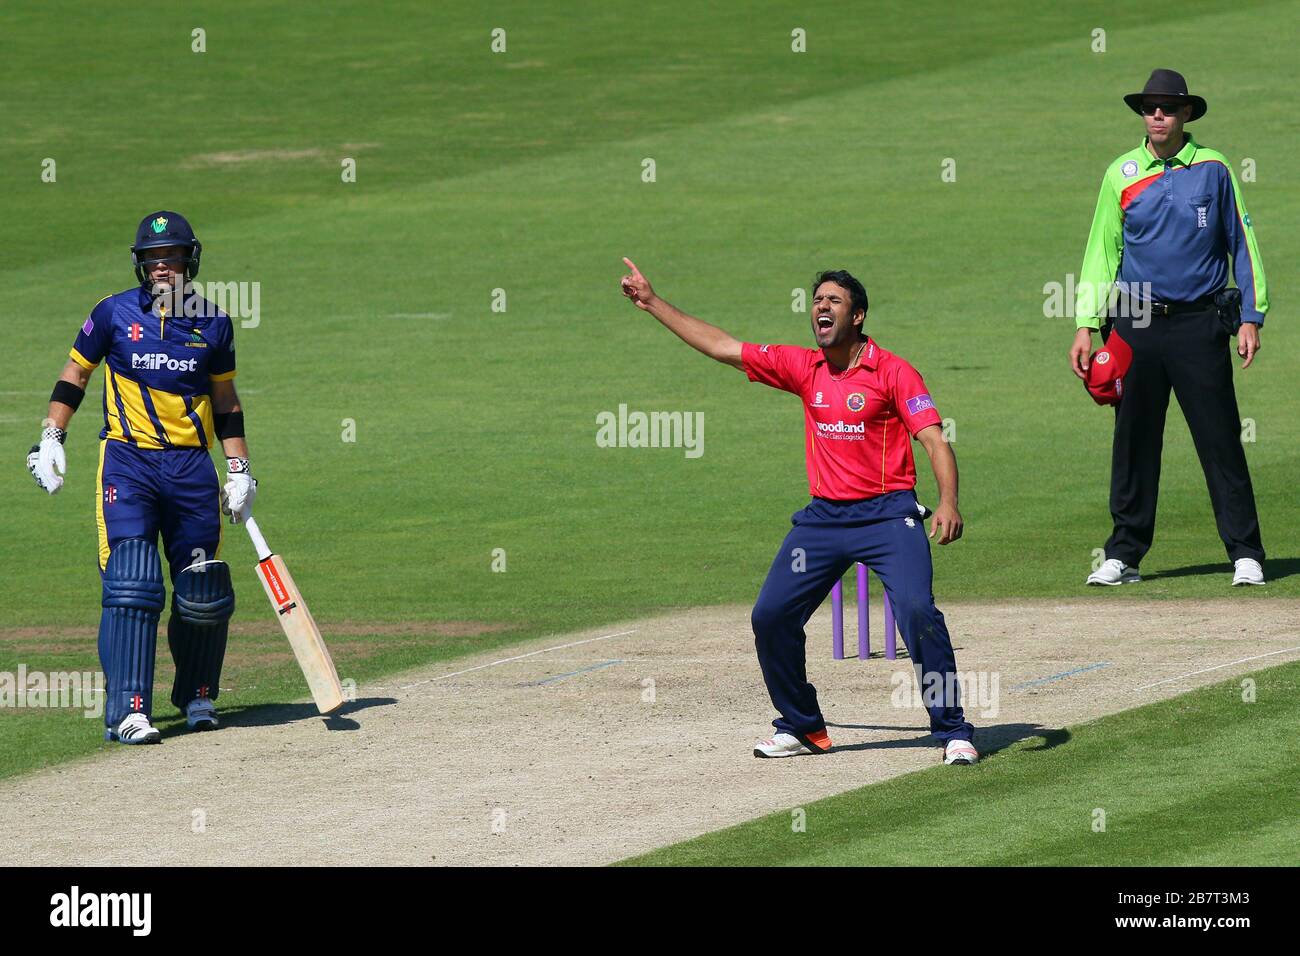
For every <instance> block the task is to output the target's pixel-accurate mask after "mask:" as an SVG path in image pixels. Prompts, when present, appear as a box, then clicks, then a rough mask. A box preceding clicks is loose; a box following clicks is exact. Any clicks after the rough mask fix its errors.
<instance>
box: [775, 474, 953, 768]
mask: <svg viewBox="0 0 1300 956" xmlns="http://www.w3.org/2000/svg"><path fill="white" fill-rule="evenodd" d="M921 519H922V512H921V507H920V505H919V504H918V503H917V500H916V494H915V492H912V491H894V492H890V493H889V494H885V495H881V496H880V497H878V498H869V499H867V500H865V501H829V500H827V499H824V498H814V499H812V501H811V502H810V503H809V505H808V506H807V507H806V508H804V509H803V510H802V511H797V512H795V514H794V516H793V517H792V518H791V522H792V524H793V525H794V527H793V529H791V531H790V533H789V534H788V535H786V538H785V541H783V542H782V543H781V548H780V550H778V551H777V553H776V558H775V559H774V560H773V561H772V567H771V570H769V571H768V572H767V580H766V581H765V582H763V589H762V591H760V592H759V595H758V601H757V603H756V604H755V605H754V612H753V616H752V622H753V626H754V646H755V647H756V648H757V650H758V663H759V666H760V667H762V669H763V680H764V682H766V684H767V692H768V694H769V695H770V696H771V698H772V703H773V705H774V706H775V707H776V709H777V710H778V711H779V712H780V714H781V716H780V717H778V718H777V719H776V720H774V721H772V724H773V726H775V727H776V729H777V731H778V732H782V733H789V734H796V735H807V734H810V733H814V732H816V731H819V730H822V729H824V728H825V726H826V719H825V718H824V717H823V716H822V712H821V710H820V708H819V707H818V706H817V689H816V688H815V687H813V685H812V684H810V683H808V675H807V671H806V670H805V644H806V642H807V635H806V634H805V633H804V625H805V624H807V623H808V619H809V618H810V617H812V615H813V612H814V611H816V610H817V608H818V607H820V606H821V604H822V602H823V601H824V600H825V599H826V595H827V594H829V593H830V590H831V588H832V587H834V585H835V582H836V581H838V580H840V578H841V577H843V575H844V572H845V571H847V570H848V569H849V568H850V567H852V566H853V563H854V562H855V561H861V562H862V563H863V564H865V565H866V566H867V567H868V568H870V569H871V570H873V571H875V572H876V573H877V574H878V575H879V576H880V579H881V580H882V581H883V582H884V585H885V591H886V593H887V594H888V595H889V602H890V604H891V605H892V606H893V609H894V620H895V621H896V622H897V623H898V630H899V633H900V634H901V635H902V637H903V643H904V644H905V645H907V652H908V654H910V655H911V657H912V661H913V664H914V666H916V667H917V669H918V670H919V671H920V673H921V674H922V675H925V677H924V678H923V681H924V680H931V681H933V680H937V679H941V680H942V683H941V684H938V685H937V686H940V687H943V688H951V694H947V693H945V694H944V695H942V696H943V699H941V700H935V701H933V703H932V705H931V706H928V707H927V710H928V711H929V713H930V730H931V732H932V733H933V734H934V736H935V737H937V738H938V739H939V740H941V741H944V742H947V741H949V740H973V739H974V734H975V728H974V727H972V726H971V725H970V724H969V723H967V722H966V718H965V716H964V715H963V713H962V709H961V701H960V700H958V699H957V697H958V694H957V688H958V681H957V680H956V670H957V662H956V658H955V657H954V655H953V651H952V641H951V639H950V638H949V637H948V628H947V626H946V625H945V624H944V621H943V615H942V614H941V613H939V609H938V608H937V607H935V606H934V593H933V591H932V590H931V583H932V580H933V573H934V572H933V567H932V565H931V563H930V541H929V539H928V538H927V537H926V530H925V523H924V522H923V521H922V520H921ZM934 675H942V677H941V678H938V677H936V676H934ZM922 686H925V684H924V682H923V683H922Z"/></svg>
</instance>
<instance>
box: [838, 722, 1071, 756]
mask: <svg viewBox="0 0 1300 956" xmlns="http://www.w3.org/2000/svg"><path fill="white" fill-rule="evenodd" d="M826 726H827V727H841V728H844V729H845V730H892V731H896V732H899V733H905V732H908V731H911V732H914V733H917V734H920V736H917V737H904V738H901V739H896V740H872V741H868V742H866V743H861V744H844V745H842V746H841V745H839V744H836V745H834V746H832V747H831V753H838V752H840V751H850V750H901V749H905V748H911V747H924V748H929V747H938V746H939V741H937V740H935V739H934V737H932V736H930V733H929V728H927V727H891V726H889V725H887V724H831V723H828V724H827V725H826ZM1034 738H1039V739H1040V740H1041V741H1042V742H1041V743H1040V744H1039V745H1038V746H1036V747H1026V748H1025V751H1026V752H1028V753H1033V752H1035V751H1038V750H1051V749H1052V748H1053V747H1059V746H1061V744H1064V743H1068V742H1069V740H1070V738H1071V734H1070V732H1069V731H1068V730H1064V729H1061V730H1049V729H1046V728H1044V727H1042V726H1040V725H1039V724H995V725H993V726H991V727H976V728H975V746H976V747H977V748H978V749H979V752H980V756H981V757H983V758H987V757H991V756H993V755H994V754H996V753H998V752H999V751H1002V750H1006V749H1007V748H1008V747H1010V746H1012V745H1014V744H1018V743H1020V742H1021V741H1022V740H1031V739H1034Z"/></svg>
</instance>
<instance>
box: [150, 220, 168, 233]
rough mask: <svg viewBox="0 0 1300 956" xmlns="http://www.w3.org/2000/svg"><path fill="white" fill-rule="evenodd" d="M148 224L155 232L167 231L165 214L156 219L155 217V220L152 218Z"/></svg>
mask: <svg viewBox="0 0 1300 956" xmlns="http://www.w3.org/2000/svg"><path fill="white" fill-rule="evenodd" d="M149 225H150V226H151V227H152V229H153V231H154V232H156V233H157V232H166V231H167V217H166V216H159V217H158V218H157V219H155V220H154V221H153V222H152V223H150V224H149Z"/></svg>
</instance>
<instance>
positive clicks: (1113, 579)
mask: <svg viewBox="0 0 1300 956" xmlns="http://www.w3.org/2000/svg"><path fill="white" fill-rule="evenodd" d="M1141 580H1142V578H1141V577H1139V576H1138V569H1137V568H1131V567H1129V566H1128V565H1127V564H1125V563H1124V562H1123V561H1121V560H1120V559H1119V558H1107V559H1106V560H1105V561H1103V562H1101V567H1099V568H1098V569H1097V570H1096V571H1093V572H1092V574H1090V575H1088V583H1089V584H1106V585H1110V586H1114V585H1116V584H1136V583H1137V582H1138V581H1141Z"/></svg>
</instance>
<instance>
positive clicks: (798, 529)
mask: <svg viewBox="0 0 1300 956" xmlns="http://www.w3.org/2000/svg"><path fill="white" fill-rule="evenodd" d="M623 262H624V263H625V264H626V265H627V267H628V269H629V270H631V274H630V275H626V276H624V277H623V279H622V287H623V294H624V295H625V296H627V297H628V298H629V299H631V300H632V302H633V303H634V304H635V305H636V306H637V308H639V309H642V310H644V311H646V312H649V313H650V314H651V315H653V316H654V317H655V318H656V319H658V320H659V321H660V322H662V323H663V324H664V325H665V326H667V327H668V329H669V331H671V332H673V333H674V334H675V335H677V336H678V337H679V338H680V339H682V340H683V341H684V342H686V344H687V345H690V346H691V347H692V348H695V349H697V350H698V351H700V352H703V353H704V354H705V355H707V356H709V357H710V358H712V359H715V360H716V361H719V362H722V363H724V364H726V365H730V366H732V367H734V368H737V369H740V370H741V371H743V372H744V373H745V374H746V375H748V376H749V379H750V381H754V382H762V383H763V384H764V385H770V386H772V387H773V388H779V389H782V390H783V391H787V392H793V393H794V394H795V395H798V396H799V398H800V400H801V401H802V402H803V406H804V432H805V436H806V438H805V449H806V460H807V468H808V484H809V492H810V494H811V495H812V501H810V502H809V504H808V506H807V507H805V508H803V509H802V510H801V511H797V512H796V513H795V514H794V517H793V518H792V523H793V525H794V527H793V529H792V530H791V531H790V533H789V534H788V535H786V538H785V541H784V542H783V543H782V544H781V547H780V549H779V550H778V551H777V553H776V558H775V559H774V560H773V562H772V567H771V569H770V570H769V571H768V573H767V580H766V581H765V582H764V584H763V588H762V591H761V592H760V593H759V595H758V601H757V603H756V604H755V605H754V611H753V615H752V623H753V628H754V644H755V647H756V649H757V651H758V663H759V666H760V667H761V668H762V671H763V680H764V682H765V683H766V684H767V691H768V694H769V695H770V696H771V698H772V704H773V705H774V706H775V707H776V709H777V711H778V712H779V714H780V716H779V717H777V719H776V720H774V721H773V722H772V723H773V726H775V727H776V734H775V735H774V736H772V737H771V738H770V739H767V740H760V741H759V742H758V743H757V744H755V746H754V756H756V757H793V756H797V755H800V754H823V753H826V752H827V751H828V750H830V748H831V739H830V736H829V735H828V734H827V732H826V718H825V717H823V716H822V712H821V709H820V708H819V707H818V705H817V690H816V688H814V687H813V685H812V684H810V683H808V677H807V674H806V671H805V644H806V642H807V635H806V634H805V633H804V625H805V624H807V623H808V619H809V618H810V617H812V615H813V612H814V611H815V610H816V609H817V608H818V607H819V606H820V605H821V603H822V602H823V601H824V600H825V599H826V595H827V594H828V593H829V592H830V590H831V588H832V587H833V586H834V584H835V582H836V581H838V580H840V578H842V577H843V575H844V572H845V571H847V570H848V569H849V568H850V567H852V566H853V563H854V562H856V561H861V562H863V563H864V564H866V565H867V566H868V567H869V568H871V569H872V570H874V571H875V572H876V573H877V574H878V575H879V576H880V578H881V580H882V581H883V582H884V586H885V591H886V593H887V594H888V595H889V600H890V603H891V604H892V606H893V609H894V616H895V619H896V620H897V622H898V629H899V632H900V633H901V634H902V636H903V642H904V643H905V644H906V645H907V651H908V653H909V654H910V655H911V657H912V661H913V662H914V664H915V666H916V668H917V671H918V677H919V678H920V681H921V688H922V694H923V698H924V700H925V703H926V709H927V710H928V711H929V714H930V730H931V732H932V733H933V735H934V736H935V738H937V739H938V740H940V741H942V742H943V744H944V763H947V764H973V763H975V762H976V761H977V760H978V759H979V754H978V752H977V751H976V750H975V746H974V744H973V743H972V741H973V739H974V727H972V726H971V725H970V724H969V723H967V721H966V719H965V716H964V715H963V713H962V708H961V702H960V700H959V699H958V682H957V675H956V671H957V664H956V659H955V657H954V655H953V649H952V641H951V640H950V639H949V637H948V628H947V626H946V625H945V624H944V620H943V615H942V614H941V613H939V610H938V608H936V607H935V605H934V594H933V593H932V591H931V581H932V578H933V568H932V566H931V563H930V542H929V538H932V537H934V536H935V535H936V534H937V535H938V537H939V544H941V545H946V544H948V543H949V542H952V541H956V540H957V539H958V538H960V537H961V533H962V518H961V514H960V513H959V512H958V511H957V460H956V458H955V457H954V455H953V453H952V448H951V446H949V444H948V443H947V442H946V441H944V439H943V437H942V428H941V425H940V422H941V419H940V417H939V413H938V411H937V410H936V409H935V405H934V401H933V400H932V399H931V397H930V394H929V390H928V389H927V388H926V386H925V382H924V381H923V380H922V379H921V376H920V374H919V373H918V372H917V371H916V369H914V368H912V366H911V365H909V364H908V363H907V362H906V361H904V360H903V359H901V358H899V357H898V356H897V355H894V354H893V353H892V352H887V351H885V350H884V349H882V348H881V347H880V346H879V345H878V344H876V342H875V341H874V340H873V339H871V338H870V337H868V336H867V335H866V333H865V330H864V323H865V321H866V315H867V293H866V290H865V289H864V288H863V286H862V283H861V282H859V281H858V280H857V279H855V278H854V277H853V276H852V275H850V274H849V273H848V272H844V271H831V272H823V273H821V274H820V275H818V276H817V278H816V280H815V281H814V283H813V286H812V315H811V320H812V332H813V338H814V340H815V342H816V344H817V348H815V349H806V348H799V347H797V346H793V345H755V344H753V343H750V342H745V343H742V342H739V341H737V340H736V339H734V338H732V337H731V336H730V335H728V334H727V333H726V332H725V331H723V330H722V329H720V328H717V327H716V326H713V325H710V324H709V323H707V322H704V321H702V320H700V319H697V318H695V317H694V316H690V315H687V314H686V313H685V312H683V311H681V310H680V309H678V308H676V307H675V306H673V305H671V304H670V303H668V302H666V301H665V300H663V299H661V298H660V297H659V296H657V295H656V294H655V291H654V289H653V288H652V287H651V285H650V282H649V280H647V279H646V277H645V276H644V275H642V274H641V271H640V270H639V269H637V267H636V266H635V265H634V264H633V263H632V261H631V260H630V259H624V260H623ZM913 439H915V440H916V441H918V442H920V443H921V445H922V447H924V448H925V450H926V453H927V454H928V455H929V457H930V464H931V466H932V467H933V468H934V476H935V480H936V482H937V483H938V486H939V504H938V507H937V508H936V509H935V510H934V512H933V520H932V522H931V525H930V534H929V538H928V537H927V536H926V532H925V526H924V518H925V517H926V516H927V514H929V512H928V511H927V510H926V509H925V508H923V507H922V506H921V504H920V503H919V502H918V501H917V499H916V491H915V488H916V469H915V467H914V465H913V462H912V445H911V443H912V440H913Z"/></svg>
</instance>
